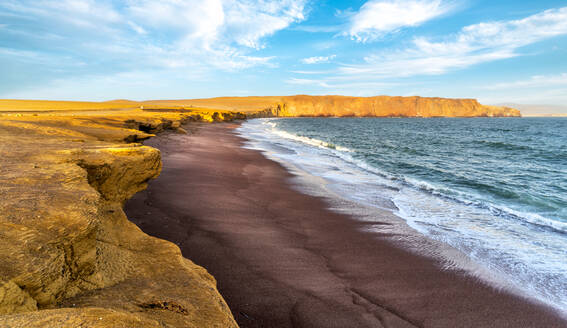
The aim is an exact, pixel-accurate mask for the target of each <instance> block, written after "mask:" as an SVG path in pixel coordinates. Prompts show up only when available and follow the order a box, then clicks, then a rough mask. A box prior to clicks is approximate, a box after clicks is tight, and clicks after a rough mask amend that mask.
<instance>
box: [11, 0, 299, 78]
mask: <svg viewBox="0 0 567 328" xmlns="http://www.w3.org/2000/svg"><path fill="white" fill-rule="evenodd" d="M305 2H306V0H282V1H269V0H208V1H201V0H189V1H178V0H161V1H150V0H138V1H121V2H116V1H110V0H100V1H95V0H44V1H34V0H21V1H15V0H4V1H2V2H0V13H2V14H3V15H4V16H5V17H7V19H11V21H7V22H3V24H6V26H7V28H4V29H0V38H3V39H8V37H9V36H10V35H12V36H14V35H18V36H19V38H20V42H19V43H18V44H14V45H13V46H14V47H18V48H22V47H24V46H25V45H29V46H28V49H26V50H29V51H36V52H44V53H50V52H67V53H69V54H72V55H75V56H77V54H80V55H78V56H77V57H83V58H84V57H87V56H89V54H93V52H88V51H87V50H89V51H91V50H93V49H94V48H97V49H98V53H96V55H97V58H96V59H94V60H92V61H91V62H93V63H97V62H98V63H100V62H101V61H104V60H105V59H108V60H109V62H112V63H113V66H131V65H133V64H142V63H143V65H144V66H151V67H154V66H164V67H166V68H168V67H173V66H175V67H187V68H189V67H195V66H197V65H201V66H203V65H204V66H211V67H215V68H219V69H226V70H235V69H242V68H247V67H251V66H257V65H270V64H271V61H272V60H273V57H270V56H255V55H254V52H255V51H256V50H258V49H261V48H262V47H263V46H264V43H263V42H264V39H265V38H266V37H268V36H270V35H273V34H274V33H276V32H277V31H280V30H282V29H285V28H287V27H289V26H290V25H291V24H293V23H295V22H300V21H302V20H304V19H305ZM11 22H12V23H14V24H10V23H11ZM47 34H52V35H57V36H59V37H60V40H59V42H52V43H51V44H49V43H47V42H40V41H39V39H40V38H41V36H42V35H47ZM85 40H88V42H85ZM4 47H7V46H6V45H4ZM20 50H21V49H20ZM63 66H64V65H60V67H63Z"/></svg>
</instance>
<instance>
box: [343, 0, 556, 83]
mask: <svg viewBox="0 0 567 328" xmlns="http://www.w3.org/2000/svg"><path fill="white" fill-rule="evenodd" d="M565 34H567V7H564V8H559V9H551V10H546V11H543V12H541V13H538V14H535V15H532V16H528V17H526V18H523V19H519V20H510V21H500V22H486V23H479V24H475V25H470V26H466V27H464V28H463V29H462V30H461V31H460V32H459V33H457V34H456V35H451V36H448V37H445V38H443V39H442V40H441V41H432V40H430V39H427V38H423V37H419V38H415V39H414V40H413V42H412V46H411V47H409V48H406V49H402V50H398V51H385V52H381V53H377V54H372V55H369V56H367V57H366V58H365V63H363V64H355V65H343V66H342V67H340V68H339V72H338V73H339V74H341V75H347V76H353V75H358V76H367V77H374V78H376V77H408V76H415V75H436V74H443V73H446V72H448V71H450V70H454V69H462V68H466V67H469V66H472V65H476V64H480V63H484V62H490V61H495V60H501V59H506V58H512V57H517V56H521V55H522V54H521V53H520V52H518V50H519V49H520V48H521V47H524V46H527V45H530V44H533V43H536V42H538V41H542V40H545V39H547V38H551V37H554V36H558V35H565Z"/></svg>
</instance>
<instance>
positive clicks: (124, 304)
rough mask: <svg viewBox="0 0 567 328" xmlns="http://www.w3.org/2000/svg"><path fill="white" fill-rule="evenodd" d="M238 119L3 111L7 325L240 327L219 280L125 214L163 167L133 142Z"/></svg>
mask: <svg viewBox="0 0 567 328" xmlns="http://www.w3.org/2000/svg"><path fill="white" fill-rule="evenodd" d="M237 117H238V118H242V117H244V116H242V115H241V114H235V113H227V112H222V111H218V112H216V111H197V110H192V111H186V110H174V111H170V110H168V109H161V110H160V109H155V110H141V109H136V110H127V111H124V110H120V111H106V112H104V111H95V112H65V113H56V114H54V113H43V112H39V113H38V112H34V113H16V112H10V113H6V112H0V236H1V237H0V327H237V324H236V322H235V321H234V318H233V317H232V314H231V312H230V309H229V308H228V306H227V305H226V303H225V301H224V300H223V298H222V296H221V295H220V294H219V293H218V291H217V289H216V281H215V280H214V278H213V277H212V276H211V275H209V274H208V273H207V271H206V270H205V269H203V268H202V267H200V266H198V265H196V264H194V263H193V262H191V261H190V260H188V259H185V258H183V256H182V255H181V252H180V250H179V248H178V247H177V245H174V244H172V243H170V242H167V241H164V240H161V239H158V238H154V237H151V236H148V235H146V234H145V233H143V232H142V231H141V230H140V229H139V228H138V227H137V226H136V225H134V224H133V223H131V222H130V221H129V220H128V219H127V218H126V216H125V214H124V212H123V210H122V205H123V203H124V201H125V200H127V199H128V198H129V197H131V196H132V195H133V194H134V193H136V192H138V191H140V190H142V189H144V188H145V187H146V183H147V181H148V180H150V179H152V178H155V177H157V176H158V175H159V173H160V170H161V158H160V152H159V150H157V149H154V148H151V147H147V146H143V145H142V144H140V143H138V141H141V140H144V139H147V138H149V137H151V136H152V135H153V133H156V132H160V131H162V130H165V129H172V130H176V131H177V132H179V133H185V131H184V130H183V129H182V128H181V124H182V123H185V122H187V121H208V122H210V121H223V120H232V119H234V118H237Z"/></svg>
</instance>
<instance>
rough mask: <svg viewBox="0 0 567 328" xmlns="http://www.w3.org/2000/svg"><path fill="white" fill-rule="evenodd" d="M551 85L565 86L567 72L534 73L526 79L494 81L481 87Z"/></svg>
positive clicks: (566, 84) (504, 87)
mask: <svg viewBox="0 0 567 328" xmlns="http://www.w3.org/2000/svg"><path fill="white" fill-rule="evenodd" d="M553 86H567V73H561V74H555V75H534V76H531V77H530V78H528V79H524V80H518V81H512V82H504V83H496V84H491V85H487V86H483V87H482V88H483V89H488V90H495V89H498V90H501V89H525V88H548V87H553Z"/></svg>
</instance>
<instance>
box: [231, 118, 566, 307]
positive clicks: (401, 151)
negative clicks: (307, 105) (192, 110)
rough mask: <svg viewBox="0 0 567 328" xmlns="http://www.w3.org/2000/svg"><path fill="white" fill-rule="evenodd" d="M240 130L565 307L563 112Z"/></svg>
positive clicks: (253, 142) (250, 124) (254, 123)
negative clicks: (545, 115)
mask: <svg viewBox="0 0 567 328" xmlns="http://www.w3.org/2000/svg"><path fill="white" fill-rule="evenodd" d="M239 133H240V134H241V135H242V136H244V137H245V138H247V139H249V140H250V141H249V142H248V145H247V147H249V148H254V149H259V150H262V151H264V152H266V153H267V154H268V155H269V157H270V158H273V159H275V160H278V161H281V162H284V163H289V164H292V165H293V166H294V167H296V168H298V169H299V170H301V171H303V172H304V173H305V174H309V175H312V176H314V177H317V178H318V180H316V181H322V182H320V183H324V184H325V187H326V188H328V189H329V190H332V192H333V193H334V194H336V195H339V196H340V197H343V198H344V199H348V200H349V201H351V202H354V203H358V204H360V205H361V206H371V207H375V208H379V209H385V210H389V211H392V212H393V213H394V214H396V215H397V216H398V217H399V218H400V219H401V220H404V221H405V222H406V223H407V224H408V225H409V226H410V227H411V228H413V229H414V230H415V231H417V232H418V233H420V234H423V235H425V236H427V237H429V238H431V239H434V240H437V241H439V242H442V243H445V244H448V245H450V246H451V247H453V248H456V249H457V250H459V251H460V252H462V253H463V254H465V255H466V256H467V257H469V258H470V259H471V260H472V261H474V262H475V263H477V264H478V265H479V266H482V267H483V269H485V270H486V271H487V272H490V273H493V274H494V276H495V277H496V276H498V277H499V279H505V280H507V281H508V282H509V283H510V284H511V285H512V286H514V287H515V288H517V289H518V290H521V291H522V292H523V293H524V294H525V295H529V296H530V297H533V298H535V299H537V300H539V301H542V302H545V303H547V304H549V305H551V306H553V307H555V308H557V309H559V310H562V311H566V310H565V309H567V118H466V119H465V118H427V119H425V118H290V119H284V118H274V119H254V120H249V121H247V122H245V123H244V124H242V126H241V127H240V128H239ZM314 181H315V180H314ZM323 228H324V227H322V229H323Z"/></svg>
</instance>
